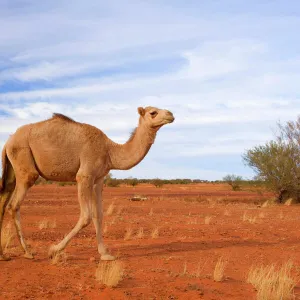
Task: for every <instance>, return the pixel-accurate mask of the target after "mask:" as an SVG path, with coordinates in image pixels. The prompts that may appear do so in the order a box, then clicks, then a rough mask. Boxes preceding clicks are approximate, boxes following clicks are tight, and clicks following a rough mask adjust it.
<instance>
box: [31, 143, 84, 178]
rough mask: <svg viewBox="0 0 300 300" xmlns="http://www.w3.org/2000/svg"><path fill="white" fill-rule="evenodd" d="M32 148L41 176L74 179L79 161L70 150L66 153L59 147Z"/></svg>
mask: <svg viewBox="0 0 300 300" xmlns="http://www.w3.org/2000/svg"><path fill="white" fill-rule="evenodd" d="M32 150H33V151H32V152H33V156H34V160H35V163H36V166H37V169H38V171H39V173H40V175H41V176H42V177H44V178H45V179H48V180H54V181H76V174H77V172H78V170H79V167H80V161H79V157H77V156H76V155H74V153H72V151H69V152H68V153H66V152H65V151H62V150H61V149H39V150H38V151H35V150H34V149H32ZM69 150H70V149H69Z"/></svg>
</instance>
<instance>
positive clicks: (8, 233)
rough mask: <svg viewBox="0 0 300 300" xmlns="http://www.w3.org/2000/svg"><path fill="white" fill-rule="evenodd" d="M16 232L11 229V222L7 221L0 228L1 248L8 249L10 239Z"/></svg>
mask: <svg viewBox="0 0 300 300" xmlns="http://www.w3.org/2000/svg"><path fill="white" fill-rule="evenodd" d="M15 236H16V234H15V232H13V230H12V225H11V223H7V224H6V226H5V227H3V229H2V233H1V243H2V249H3V250H4V251H5V250H6V249H8V247H9V245H10V244H11V242H12V240H13V239H14V238H15Z"/></svg>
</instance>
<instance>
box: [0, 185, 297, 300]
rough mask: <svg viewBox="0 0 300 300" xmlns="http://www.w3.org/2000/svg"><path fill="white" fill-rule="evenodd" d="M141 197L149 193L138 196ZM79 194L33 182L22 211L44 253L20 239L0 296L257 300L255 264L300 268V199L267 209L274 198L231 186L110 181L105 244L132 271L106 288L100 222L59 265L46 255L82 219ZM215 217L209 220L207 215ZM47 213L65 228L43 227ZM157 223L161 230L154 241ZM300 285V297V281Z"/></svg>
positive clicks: (0, 276) (4, 271)
mask: <svg viewBox="0 0 300 300" xmlns="http://www.w3.org/2000/svg"><path fill="white" fill-rule="evenodd" d="M134 194H144V195H146V196H148V197H149V199H148V200H147V201H144V202H132V201H129V200H128V198H129V197H130V196H132V195H134ZM76 197H77V196H76V187H75V186H65V187H58V186H57V185H46V186H36V187H34V188H32V189H31V191H30V192H29V194H28V196H27V197H26V200H25V202H24V204H23V205H22V209H21V215H22V224H23V228H24V231H25V236H26V238H27V241H28V242H29V244H30V245H31V247H32V249H33V252H34V253H36V255H35V259H34V260H32V261H31V260H26V259H25V258H23V257H22V256H21V254H22V252H21V249H20V247H19V245H18V244H17V241H16V239H14V240H13V243H12V244H11V246H10V247H9V249H8V250H7V253H8V254H9V255H10V256H11V258H12V260H11V261H9V262H0V269H1V272H0V282H1V289H0V299H222V300H224V299H255V295H256V292H255V290H254V288H253V287H252V286H251V285H250V284H247V283H246V279H245V277H246V274H247V272H248V270H249V267H250V266H251V265H252V264H260V263H281V262H286V261H287V260H288V259H292V260H293V262H294V264H295V266H298V267H300V206H298V205H295V206H290V207H286V206H275V207H267V208H260V207H258V205H257V204H258V203H261V202H262V201H263V200H264V199H266V198H270V195H267V194H264V195H261V194H259V193H256V192H249V191H248V192H244V191H241V192H232V191H230V190H229V189H228V188H227V186H225V185H212V184H197V185H188V186H186V185H182V186H168V185H167V186H164V187H163V188H155V187H153V186H150V185H140V186H137V187H136V188H132V187H118V188H105V189H104V211H106V210H107V208H108V206H109V205H110V204H111V203H112V202H113V203H114V204H115V209H114V212H113V213H112V215H110V216H105V217H104V223H105V224H106V228H107V231H106V233H105V235H104V236H105V242H106V244H107V245H108V247H109V249H110V250H111V252H112V253H113V254H114V255H117V256H118V257H119V260H120V261H121V262H122V263H123V266H124V269H125V276H124V279H123V281H121V282H120V284H119V285H118V286H117V287H116V288H106V287H104V286H103V285H101V284H99V283H98V282H97V281H96V280H95V271H96V267H97V264H98V254H97V249H96V238H95V233H94V228H93V226H92V225H90V226H88V227H87V228H86V229H84V230H83V231H82V232H81V233H80V234H79V235H78V236H77V237H76V238H74V239H73V241H72V242H71V243H70V245H69V246H68V247H67V249H66V253H67V256H68V258H67V262H66V263H65V264H63V265H51V264H50V261H49V259H48V257H47V252H48V248H49V246H50V245H51V244H52V243H56V242H58V241H59V240H60V239H62V238H63V237H64V235H65V234H66V233H68V232H69V231H70V230H71V228H72V226H74V224H75V223H76V221H77V219H78V214H79V208H78V204H77V199H76ZM151 210H152V211H151ZM245 213H246V216H249V217H252V218H253V217H256V220H255V222H254V223H253V224H251V223H250V222H249V221H244V220H243V215H244V214H245ZM207 216H209V217H211V220H210V224H205V222H204V219H205V217H207ZM43 219H47V220H50V221H51V222H53V221H55V220H56V227H55V228H46V229H42V230H41V229H39V223H40V222H41V221H42V220H43ZM8 221H10V218H9V216H6V223H7V222H8ZM129 227H131V228H132V229H133V235H135V234H136V232H137V230H138V229H139V228H141V227H142V228H143V229H144V237H143V238H141V239H137V238H134V237H133V238H131V239H129V240H124V234H125V231H126V229H127V228H129ZM157 227H158V228H159V237H158V238H155V239H153V238H152V237H151V232H152V231H153V229H154V228H157ZM221 256H222V257H224V258H225V259H226V260H227V261H228V263H227V267H226V269H225V276H226V278H225V280H224V281H223V282H214V280H213V278H212V274H213V270H214V266H215V264H216V261H217V260H218V258H219V257H221ZM199 266H200V273H198V274H197V271H198V269H199ZM296 271H297V270H296ZM295 292H296V296H297V295H298V297H299V296H300V290H299V288H298V287H297V288H296V290H295Z"/></svg>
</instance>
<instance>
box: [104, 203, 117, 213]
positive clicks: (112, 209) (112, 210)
mask: <svg viewBox="0 0 300 300" xmlns="http://www.w3.org/2000/svg"><path fill="white" fill-rule="evenodd" d="M114 209H115V204H114V202H113V203H111V204H110V205H109V207H108V208H107V210H106V215H107V216H111V215H112V214H113V212H114Z"/></svg>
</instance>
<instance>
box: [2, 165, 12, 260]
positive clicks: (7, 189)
mask: <svg viewBox="0 0 300 300" xmlns="http://www.w3.org/2000/svg"><path fill="white" fill-rule="evenodd" d="M2 180H3V179H2ZM5 181H6V182H5V185H4V187H3V190H2V191H1V195H0V261H1V260H9V258H8V257H6V256H4V254H3V250H2V240H1V235H2V234H1V233H2V224H3V218H4V213H5V208H6V206H7V204H8V202H9V199H10V198H11V196H12V194H13V191H14V188H15V183H16V178H15V175H14V172H13V169H12V166H11V165H9V167H8V174H7V177H6V178H5Z"/></svg>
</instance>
